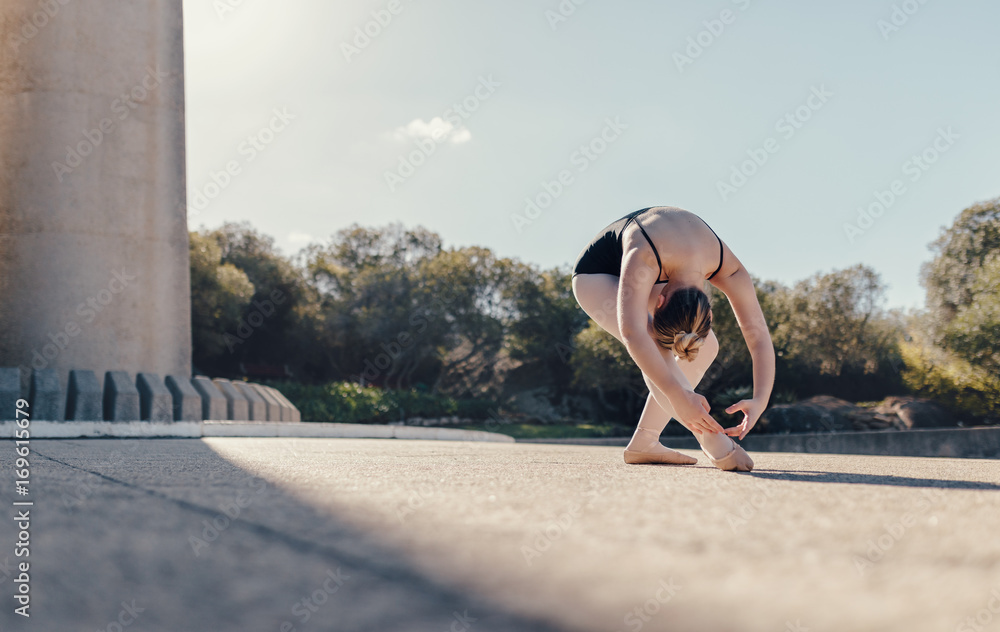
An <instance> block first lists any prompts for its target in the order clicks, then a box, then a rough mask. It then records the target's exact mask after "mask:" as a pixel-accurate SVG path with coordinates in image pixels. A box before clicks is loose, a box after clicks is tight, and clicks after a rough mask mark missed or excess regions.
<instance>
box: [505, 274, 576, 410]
mask: <svg viewBox="0 0 1000 632" xmlns="http://www.w3.org/2000/svg"><path fill="white" fill-rule="evenodd" d="M511 267H512V270H511V274H510V276H509V280H508V282H507V283H506V285H505V293H506V296H507V298H508V299H509V301H510V304H511V306H512V309H513V313H512V314H511V315H510V317H509V322H508V326H507V340H506V343H505V344H506V346H507V349H508V350H509V354H510V357H511V359H512V360H515V361H517V362H518V363H520V366H519V367H518V369H517V372H516V375H512V376H511V378H513V379H512V380H511V382H512V384H511V385H512V386H514V387H518V386H519V385H524V386H528V385H533V386H539V385H543V386H550V387H551V389H552V391H553V392H552V394H553V395H554V396H557V397H558V396H563V395H565V394H566V393H567V392H568V391H569V390H570V389H571V388H572V382H573V374H574V371H573V366H572V363H571V357H572V355H573V347H574V344H575V343H574V339H575V338H576V336H577V334H578V333H580V331H581V330H583V329H584V327H586V325H587V322H588V320H589V319H588V318H587V314H586V313H584V311H583V310H582V309H580V306H579V305H578V304H577V302H576V298H575V297H574V296H573V290H572V276H571V274H570V272H569V271H568V270H565V269H560V268H554V269H552V270H545V271H539V270H538V269H536V268H535V267H534V266H528V265H524V264H519V265H516V266H511Z"/></svg>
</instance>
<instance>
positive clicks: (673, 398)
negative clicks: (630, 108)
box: [618, 250, 723, 433]
mask: <svg viewBox="0 0 1000 632" xmlns="http://www.w3.org/2000/svg"><path fill="white" fill-rule="evenodd" d="M646 258H647V257H646V256H644V254H643V252H642V251H640V250H632V251H630V252H628V253H626V254H625V256H624V258H623V259H622V270H621V276H620V283H619V284H618V328H619V331H620V332H621V335H622V341H623V342H624V343H625V348H626V350H627V351H628V353H629V355H630V356H632V359H633V360H635V363H636V364H637V365H639V369H640V370H641V371H642V372H643V373H644V374H645V375H646V377H648V378H649V379H650V381H652V383H653V385H654V386H656V387H657V388H658V389H660V390H661V391H662V392H663V394H664V395H666V396H667V399H669V400H670V405H671V406H672V407H673V409H674V414H675V415H676V417H677V420H678V421H679V422H681V424H682V425H684V427H686V428H687V429H689V430H691V431H692V432H695V433H700V432H722V431H723V428H722V426H720V425H719V423H718V422H717V421H715V419H713V418H712V416H711V415H709V405H708V400H706V399H705V398H704V397H703V396H701V395H699V394H697V393H695V392H694V391H693V390H691V389H690V388H687V387H686V386H685V385H684V384H685V383H684V382H682V381H681V379H680V378H682V377H683V373H681V371H680V368H679V367H678V366H677V363H676V362H668V361H666V360H665V359H664V357H663V354H662V352H661V350H660V348H659V346H658V345H657V344H656V342H655V340H654V339H653V331H652V324H651V321H650V318H649V311H648V310H649V295H650V293H651V292H652V290H653V285H654V284H655V282H656V278H657V276H658V275H657V272H658V270H659V267H658V266H656V265H655V264H653V263H652V262H651V261H647V260H646ZM648 258H649V259H652V255H651V254H649V255H648Z"/></svg>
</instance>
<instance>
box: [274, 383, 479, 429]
mask: <svg viewBox="0 0 1000 632" xmlns="http://www.w3.org/2000/svg"><path fill="white" fill-rule="evenodd" d="M271 385H272V386H274V387H275V388H277V389H278V390H280V391H281V392H282V393H283V394H284V395H285V396H286V397H287V398H288V399H289V400H290V401H291V402H292V403H293V404H295V406H296V407H297V408H298V409H299V411H300V412H301V413H302V419H303V420H306V421H317V422H322V421H325V422H340V423H388V422H393V421H401V420H404V419H409V418H413V417H422V418H425V419H431V418H439V417H453V416H455V417H467V418H471V419H487V418H488V417H489V416H490V414H491V412H492V411H495V410H496V405H495V404H494V403H493V402H489V401H483V400H472V401H469V400H461V399H455V398H452V397H448V396H445V395H439V394H434V393H428V392H426V391H419V390H416V389H407V390H397V389H382V388H377V387H374V386H367V387H365V386H361V385H359V384H356V383H353V382H331V383H328V384H317V385H308V384H302V383H301V382H272V383H271Z"/></svg>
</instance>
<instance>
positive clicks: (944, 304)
mask: <svg viewBox="0 0 1000 632" xmlns="http://www.w3.org/2000/svg"><path fill="white" fill-rule="evenodd" d="M931 250H932V251H933V252H934V253H935V256H934V259H933V260H932V261H931V262H929V263H927V264H925V265H924V267H923V269H922V270H921V280H922V281H923V284H924V287H926V288H927V310H928V313H929V316H930V322H931V333H932V334H933V335H934V340H933V342H935V343H941V342H942V339H943V337H944V335H945V330H946V329H947V327H948V325H949V324H950V323H951V322H952V321H953V320H954V319H955V317H956V316H958V314H959V313H960V312H961V311H962V310H963V309H967V308H969V307H970V306H972V305H973V304H974V303H975V302H976V301H977V300H978V299H980V298H982V294H983V292H984V290H985V291H989V289H990V286H988V285H986V286H985V287H984V285H983V282H982V281H981V280H980V279H979V277H980V275H981V273H983V272H985V275H987V276H988V275H990V274H994V273H995V268H994V271H993V272H990V271H989V270H985V271H984V269H985V268H989V267H990V264H989V260H990V259H991V258H993V259H995V257H996V255H997V253H998V252H1000V198H996V199H993V200H989V201H987V202H983V203H981V204H974V205H972V206H970V207H969V208H967V209H965V210H964V211H962V212H961V214H959V216H958V217H957V218H956V219H955V221H954V222H953V223H952V225H951V226H950V227H948V228H946V229H943V230H942V231H941V235H940V236H939V237H938V238H937V240H936V241H934V243H932V244H931ZM994 266H995V264H994ZM992 287H993V288H995V287H996V286H992Z"/></svg>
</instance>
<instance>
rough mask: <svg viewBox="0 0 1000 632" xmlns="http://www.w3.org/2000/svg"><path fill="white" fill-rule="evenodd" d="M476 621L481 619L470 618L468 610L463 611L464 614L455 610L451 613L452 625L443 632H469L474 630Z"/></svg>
mask: <svg viewBox="0 0 1000 632" xmlns="http://www.w3.org/2000/svg"><path fill="white" fill-rule="evenodd" d="M476 621H479V619H478V618H476V617H470V616H469V611H468V610H463V611H462V612H459V611H458V610H455V611H453V612H452V613H451V625H449V626H448V627H447V629H446V630H442V631H441V632H469V630H471V629H472V624H473V623H475V622H476Z"/></svg>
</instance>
